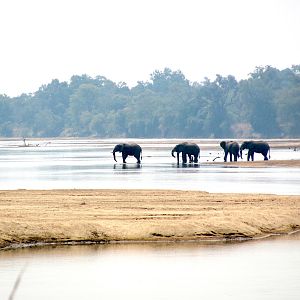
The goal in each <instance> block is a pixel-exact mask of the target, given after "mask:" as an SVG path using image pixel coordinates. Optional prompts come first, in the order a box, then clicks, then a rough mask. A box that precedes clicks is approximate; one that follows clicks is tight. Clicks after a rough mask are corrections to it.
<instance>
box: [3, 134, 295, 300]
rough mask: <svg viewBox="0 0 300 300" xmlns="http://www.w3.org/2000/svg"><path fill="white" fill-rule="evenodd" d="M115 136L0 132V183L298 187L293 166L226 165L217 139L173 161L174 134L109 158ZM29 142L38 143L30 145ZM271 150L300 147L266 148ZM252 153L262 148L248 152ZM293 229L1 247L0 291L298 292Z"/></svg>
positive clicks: (206, 295)
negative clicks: (184, 160)
mask: <svg viewBox="0 0 300 300" xmlns="http://www.w3.org/2000/svg"><path fill="white" fill-rule="evenodd" d="M118 142H120V140H82V139H81V140H70V139H69V140H66V139H59V140H46V141H43V140H40V141H38V140H33V141H28V143H31V147H22V143H21V142H18V141H11V140H9V141H0V170H1V172H0V190H4V189H53V188H58V189H61V188H63V189H65V188H76V189H79V188H96V189H98V188H99V189H104V188H105V189H106V188H138V189H139V188H141V189H142V188H151V189H184V190H203V191H209V192H243V193H244V192H252V193H253V192H254V193H273V194H274V193H277V194H296V195H299V193H300V169H299V168H232V167H230V168H229V167H226V166H225V167H222V166H219V165H207V164H204V163H206V162H212V161H213V160H214V159H215V158H216V157H220V158H217V159H216V160H217V161H222V155H223V154H222V151H221V150H222V149H220V148H219V147H218V143H219V141H217V140H203V141H199V145H200V147H201V159H200V164H198V165H196V166H194V165H182V164H180V165H179V166H178V165H177V164H176V161H175V159H174V158H172V157H171V155H170V151H171V149H172V147H173V146H174V145H175V144H176V143H178V142H179V141H178V140H139V141H138V142H139V143H140V144H141V146H142V147H143V160H142V164H141V165H140V166H139V165H137V164H136V163H135V160H134V159H133V158H129V159H128V164H126V165H123V164H122V163H121V157H120V155H119V156H118V161H119V162H118V163H115V162H114V161H113V158H112V154H111V151H112V149H113V147H114V145H115V144H116V143H118ZM37 144H38V146H37ZM271 156H272V159H274V160H276V159H300V151H294V150H293V149H288V148H280V147H279V148H276V149H271ZM255 159H257V160H261V159H262V157H260V156H259V155H256V157H255ZM299 253H300V234H296V235H286V236H281V237H280V238H278V237H277V238H269V239H266V240H260V241H248V242H242V243H221V242H217V243H213V244H209V243H174V244H162V243H156V244H150V243H147V244H129V243H128V244H111V245H94V246H72V247H66V246H60V247H59V246H57V247H44V248H27V249H19V250H9V251H1V252H0V298H1V299H4V300H5V299H8V298H9V295H10V293H11V291H12V289H13V285H14V283H15V282H16V279H17V277H18V275H19V274H20V272H21V271H22V270H24V273H23V276H22V278H21V281H20V285H19V287H18V289H17V291H16V294H15V298H14V299H22V300H32V299H45V300H47V299H73V300H77V299H106V300H109V299H113V300H115V299H133V300H134V299H139V300H140V299H149V300H150V299H151V300H153V299H172V300H177V299H189V300H193V299H251V300H252V299H270V300H271V299H272V300H274V299H275V300H276V299H278V300H279V299H280V300H281V299H285V300H292V299H293V300H294V299H295V300H296V299H297V300H298V299H300V285H299V282H300V254H299Z"/></svg>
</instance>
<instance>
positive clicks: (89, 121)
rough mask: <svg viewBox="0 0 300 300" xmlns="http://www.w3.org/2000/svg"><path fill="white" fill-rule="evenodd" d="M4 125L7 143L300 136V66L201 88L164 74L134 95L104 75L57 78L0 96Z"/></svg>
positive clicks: (261, 69)
mask: <svg viewBox="0 0 300 300" xmlns="http://www.w3.org/2000/svg"><path fill="white" fill-rule="evenodd" d="M0 120H1V124H0V136H2V137H59V136H61V137H66V136H70V137H71V136H73V137H77V136H78V137H79V136H80V137H103V138H110V137H133V138H135V137H139V138H151V137H157V138H172V137H178V138H180V137H186V138H188V137H197V138H214V137H215V138H222V137H236V138H246V137H253V138H273V137H277V138H279V137H291V138H293V137H300V125H299V122H300V65H297V66H293V67H291V68H287V69H285V70H278V69H276V68H273V67H271V66H266V67H257V68H256V69H255V70H254V72H253V73H251V74H249V78H248V79H246V80H241V81H237V80H236V79H235V77H234V76H231V75H229V76H227V77H222V76H220V75H216V79H215V80H214V81H211V80H209V79H207V78H206V79H205V80H204V82H202V83H198V82H190V81H189V80H188V79H186V78H185V76H184V75H183V74H182V72H181V71H172V70H170V69H165V70H164V71H155V72H154V73H153V74H152V75H151V77H150V80H149V81H147V82H138V84H137V85H136V86H134V87H132V88H129V87H128V86H127V85H126V84H125V83H115V82H113V81H111V80H108V79H107V78H105V77H103V76H97V77H95V78H92V77H90V76H87V75H82V76H73V77H72V78H71V79H70V82H60V81H59V80H57V79H55V80H53V81H52V82H51V83H50V84H48V85H43V86H41V87H40V88H39V90H38V91H36V92H35V93H32V94H22V95H20V96H19V97H14V98H11V97H8V96H6V95H0Z"/></svg>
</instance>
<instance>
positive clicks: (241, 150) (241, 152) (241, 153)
mask: <svg viewBox="0 0 300 300" xmlns="http://www.w3.org/2000/svg"><path fill="white" fill-rule="evenodd" d="M240 156H241V159H243V149H240Z"/></svg>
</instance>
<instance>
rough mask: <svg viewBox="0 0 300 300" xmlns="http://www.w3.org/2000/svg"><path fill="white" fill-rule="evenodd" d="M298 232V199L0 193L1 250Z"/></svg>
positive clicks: (123, 192) (181, 193)
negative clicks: (36, 245) (23, 247)
mask: <svg viewBox="0 0 300 300" xmlns="http://www.w3.org/2000/svg"><path fill="white" fill-rule="evenodd" d="M297 229H300V195H299V196H278V195H259V194H212V193H207V192H198V191H173V190H41V191H37V190H14V191H0V248H2V249H3V248H4V247H7V246H11V245H15V244H19V245H20V244H29V243H33V244H34V243H37V242H42V243H52V242H54V243H64V242H73V241H75V242H110V241H188V240H195V241H197V240H205V239H217V240H220V239H235V238H255V237H263V236H266V235H268V234H274V233H287V232H291V231H294V230H297Z"/></svg>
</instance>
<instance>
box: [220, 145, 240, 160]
mask: <svg viewBox="0 0 300 300" xmlns="http://www.w3.org/2000/svg"><path fill="white" fill-rule="evenodd" d="M220 146H221V147H222V148H223V149H224V153H225V155H224V161H225V162H226V161H227V155H228V153H229V154H230V161H232V156H233V157H234V161H237V159H238V158H239V157H240V155H239V152H240V145H239V144H238V143H237V142H234V141H230V142H227V141H222V142H221V143H220Z"/></svg>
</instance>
